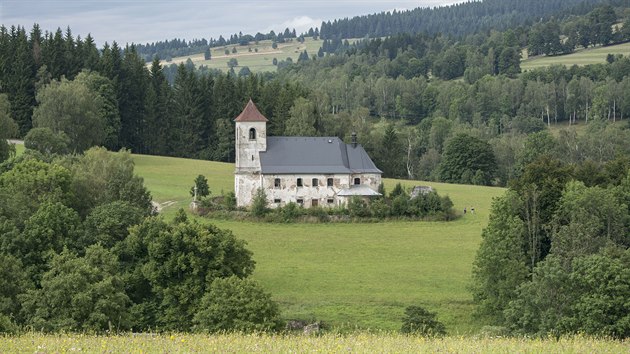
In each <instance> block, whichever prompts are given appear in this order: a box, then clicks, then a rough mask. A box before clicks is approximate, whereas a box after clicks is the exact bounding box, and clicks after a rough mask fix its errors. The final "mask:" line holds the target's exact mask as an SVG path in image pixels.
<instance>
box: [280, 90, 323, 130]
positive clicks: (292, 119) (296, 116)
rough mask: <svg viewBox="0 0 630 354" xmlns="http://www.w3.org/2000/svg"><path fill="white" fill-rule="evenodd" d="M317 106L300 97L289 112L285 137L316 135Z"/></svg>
mask: <svg viewBox="0 0 630 354" xmlns="http://www.w3.org/2000/svg"><path fill="white" fill-rule="evenodd" d="M316 119H317V116H316V112H315V104H313V102H311V101H310V100H307V99H306V98H302V97H298V98H297V99H296V100H295V101H294V103H293V107H291V110H290V111H289V118H288V119H287V120H286V122H285V135H287V136H313V135H316V133H317V131H316V130H315V123H316Z"/></svg>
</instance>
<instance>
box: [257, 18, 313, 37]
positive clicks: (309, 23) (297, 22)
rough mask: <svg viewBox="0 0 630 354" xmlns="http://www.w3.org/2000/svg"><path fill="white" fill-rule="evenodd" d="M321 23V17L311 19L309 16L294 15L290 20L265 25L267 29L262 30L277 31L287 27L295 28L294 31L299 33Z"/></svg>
mask: <svg viewBox="0 0 630 354" xmlns="http://www.w3.org/2000/svg"><path fill="white" fill-rule="evenodd" d="M321 24H322V19H320V18H318V19H313V18H311V17H309V16H299V17H294V18H293V19H291V20H288V21H284V22H282V23H281V24H274V25H271V26H269V27H267V29H265V31H264V32H269V31H271V30H274V31H275V32H276V33H277V32H279V31H284V29H285V28H288V29H294V28H295V31H296V32H297V33H298V34H300V33H305V32H308V30H309V29H310V28H315V27H319V26H320V25H321Z"/></svg>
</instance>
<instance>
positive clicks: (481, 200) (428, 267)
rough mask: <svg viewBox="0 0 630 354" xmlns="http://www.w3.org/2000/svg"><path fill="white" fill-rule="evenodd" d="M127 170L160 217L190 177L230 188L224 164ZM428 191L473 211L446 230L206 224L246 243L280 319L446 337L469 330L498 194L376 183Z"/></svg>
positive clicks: (442, 225)
mask: <svg viewBox="0 0 630 354" xmlns="http://www.w3.org/2000/svg"><path fill="white" fill-rule="evenodd" d="M134 161H135V163H136V172H137V173H138V174H139V175H140V176H142V177H144V179H145V184H146V186H147V187H148V188H149V190H150V191H151V192H152V194H153V196H154V199H155V200H156V201H157V202H160V203H165V202H174V203H172V204H171V203H167V204H165V206H166V207H165V209H164V215H165V216H166V217H167V218H168V217H171V216H172V215H173V213H174V212H175V211H176V209H178V208H180V207H184V208H186V207H187V205H188V203H189V202H190V194H189V190H190V187H191V186H192V183H193V180H194V178H195V177H196V176H197V175H198V174H203V175H205V176H206V177H207V178H208V182H209V185H210V188H211V190H212V191H213V193H214V194H220V192H221V191H222V190H223V191H226V192H227V191H230V190H232V188H233V187H232V186H233V175H232V173H233V168H234V167H233V165H232V164H226V163H218V162H210V161H199V160H189V159H178V158H167V157H157V156H145V155H134ZM398 182H401V183H403V185H405V186H407V187H410V186H413V185H418V184H423V185H431V186H433V187H434V188H436V189H437V191H438V192H439V193H440V194H442V195H449V196H450V197H451V198H452V200H453V202H454V204H455V207H456V208H457V209H458V210H461V209H463V208H464V207H468V208H470V207H471V206H472V207H474V208H475V211H476V213H475V214H474V215H471V214H470V213H469V214H467V215H466V216H464V217H462V218H459V219H458V220H456V221H453V222H408V221H401V222H382V223H358V224H357V223H349V224H273V223H252V222H240V221H228V220H207V219H200V220H202V221H203V222H206V221H207V222H212V223H214V224H216V225H217V226H219V227H222V228H228V229H230V230H232V231H233V232H234V234H235V235H236V236H237V237H238V238H241V239H244V240H246V241H247V242H248V248H249V249H250V250H252V251H253V253H254V260H255V261H256V271H255V273H254V276H253V277H254V279H256V280H258V281H259V282H260V283H262V285H263V286H264V287H265V288H266V289H268V290H269V291H270V292H271V293H272V294H273V296H274V299H275V300H277V301H278V302H279V303H280V304H281V307H282V309H283V316H284V317H285V318H288V319H317V320H321V321H324V322H325V323H327V324H330V325H333V326H335V327H342V328H345V329H354V328H356V327H358V328H370V329H386V330H396V329H398V328H399V327H400V318H401V317H402V314H403V311H404V308H405V307H406V306H409V305H413V304H416V305H422V306H426V307H427V308H429V309H431V310H433V311H437V312H438V314H439V319H440V320H441V321H443V322H444V323H445V324H446V326H447V328H448V330H449V331H450V333H468V332H475V331H476V330H477V329H478V328H479V327H480V326H479V324H478V323H476V322H475V321H474V319H473V318H472V310H473V305H472V299H471V296H470V294H469V292H468V291H467V286H468V284H469V282H470V272H471V265H472V261H473V258H474V255H475V252H476V250H477V247H478V245H479V242H480V235H481V230H482V229H483V227H484V226H485V225H486V223H487V219H488V214H489V209H490V204H491V201H492V198H493V197H495V196H498V195H500V194H502V193H503V191H504V190H503V189H501V188H491V187H473V186H466V185H454V184H443V183H431V182H418V181H398V180H392V179H386V180H385V186H386V190H391V189H392V188H393V186H394V185H395V183H398Z"/></svg>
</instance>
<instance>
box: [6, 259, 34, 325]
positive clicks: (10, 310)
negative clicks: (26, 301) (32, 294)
mask: <svg viewBox="0 0 630 354" xmlns="http://www.w3.org/2000/svg"><path fill="white" fill-rule="evenodd" d="M0 282H1V283H2V284H3V286H2V287H0V333H3V332H5V331H4V330H3V325H2V321H3V320H2V316H6V318H7V319H8V320H11V319H12V320H13V321H12V322H17V323H20V322H21V319H22V318H21V314H20V312H21V309H22V302H21V301H20V300H19V299H18V297H19V295H21V294H23V293H25V292H26V291H27V290H29V289H30V288H32V286H33V284H32V282H31V281H30V280H29V277H28V273H27V272H26V271H25V270H24V268H23V266H22V262H21V261H20V259H18V258H16V257H14V256H12V255H9V254H5V253H3V252H0Z"/></svg>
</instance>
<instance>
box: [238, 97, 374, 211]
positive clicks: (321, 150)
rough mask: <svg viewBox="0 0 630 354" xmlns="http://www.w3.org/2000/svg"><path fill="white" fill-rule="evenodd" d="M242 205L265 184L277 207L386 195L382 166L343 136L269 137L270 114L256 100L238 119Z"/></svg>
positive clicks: (335, 203)
mask: <svg viewBox="0 0 630 354" xmlns="http://www.w3.org/2000/svg"><path fill="white" fill-rule="evenodd" d="M234 122H235V123H236V129H235V130H236V170H235V172H234V192H235V194H236V201H237V206H239V207H248V206H250V205H251V203H252V201H253V199H254V196H255V195H256V192H257V190H258V189H259V188H263V190H264V191H265V194H266V195H267V205H268V206H269V207H271V208H276V207H280V206H284V205H286V204H288V203H291V202H293V203H297V204H299V205H301V206H303V207H305V208H309V207H315V206H320V207H332V206H341V205H345V204H346V203H347V202H348V200H349V199H350V198H352V197H353V196H358V197H361V198H365V199H367V198H370V197H373V196H378V195H380V194H379V193H378V187H379V185H380V184H381V174H382V171H381V170H379V169H378V168H377V167H376V166H375V165H374V162H372V159H370V157H369V156H368V154H367V153H366V152H365V149H363V147H362V146H361V145H360V144H358V143H357V139H356V134H353V135H352V143H350V144H346V143H344V142H343V141H342V140H341V139H339V138H337V137H301V136H293V137H286V136H283V137H280V136H272V137H267V122H268V120H267V118H265V116H263V115H262V114H261V113H260V111H259V110H258V108H256V105H255V104H254V102H252V100H250V101H249V102H248V103H247V106H245V109H244V110H243V112H242V113H241V114H240V115H239V116H238V117H236V119H234Z"/></svg>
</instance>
